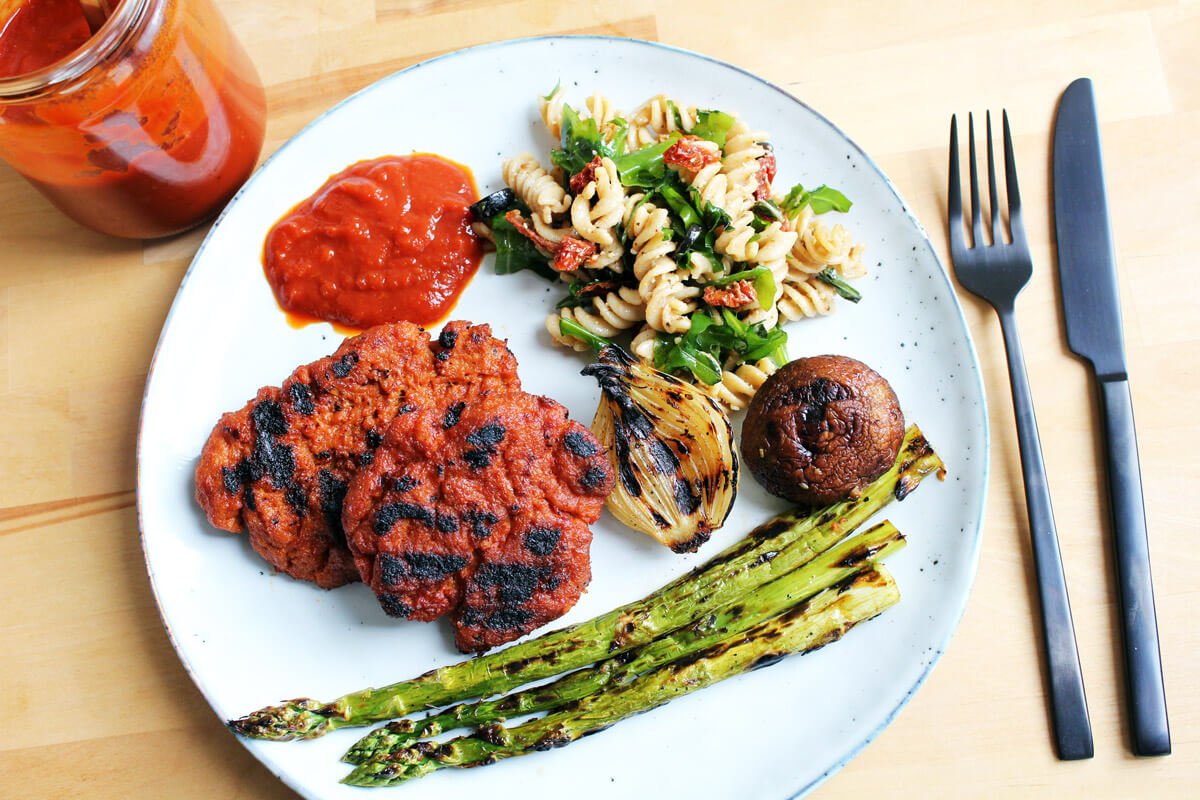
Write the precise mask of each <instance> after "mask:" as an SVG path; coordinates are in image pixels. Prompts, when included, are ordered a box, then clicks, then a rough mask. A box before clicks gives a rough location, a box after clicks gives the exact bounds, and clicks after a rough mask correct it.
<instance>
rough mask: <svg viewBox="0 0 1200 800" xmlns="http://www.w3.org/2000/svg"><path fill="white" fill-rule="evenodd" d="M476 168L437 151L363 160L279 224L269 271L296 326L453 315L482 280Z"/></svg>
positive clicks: (270, 246)
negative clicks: (477, 278) (473, 283)
mask: <svg viewBox="0 0 1200 800" xmlns="http://www.w3.org/2000/svg"><path fill="white" fill-rule="evenodd" d="M477 199H478V196H477V194H476V190H475V181H474V179H473V178H472V176H471V171H470V170H469V169H467V168H466V167H464V166H462V165H461V164H456V163H454V162H453V161H450V160H448V159H445V158H442V157H441V156H437V155H432V154H428V153H415V154H413V155H411V156H385V157H383V158H376V159H373V160H370V161H360V162H358V163H357V164H353V165H351V166H350V167H348V168H346V169H345V170H343V171H342V172H339V173H338V174H337V175H334V176H333V177H331V178H330V179H329V180H328V181H326V182H325V185H323V186H322V187H321V188H320V189H318V190H317V191H316V193H315V194H313V195H312V196H311V197H309V198H308V199H307V200H305V201H304V202H302V203H300V205H298V206H296V207H295V208H293V209H292V210H291V211H290V212H288V213H287V214H286V215H285V216H284V217H283V218H282V219H280V220H279V221H278V222H276V223H275V225H274V227H272V228H271V230H270V232H269V233H268V234H267V239H266V242H265V244H264V246H263V268H264V270H265V272H266V275H267V281H268V282H269V283H270V284H271V289H272V290H273V291H274V292H275V299H276V300H278V301H279V305H280V306H281V307H282V308H283V309H284V311H287V312H289V313H290V314H291V315H292V318H293V319H294V320H295V321H301V322H302V321H304V320H305V319H306V318H316V319H322V320H328V321H330V322H333V323H340V325H341V326H344V327H346V328H351V329H362V328H369V327H371V326H372V325H379V324H381V323H384V322H398V321H400V320H407V321H408V322H413V323H416V324H418V325H432V324H433V323H436V322H439V321H441V320H443V319H445V318H446V316H447V315H448V314H449V313H450V310H451V309H452V308H454V304H455V303H456V302H457V301H458V297H459V295H460V294H462V291H463V289H465V288H466V286H467V283H468V282H470V280H471V278H472V277H474V275H475V271H476V270H477V269H478V268H479V262H480V260H481V259H482V257H483V245H482V243H481V242H480V241H479V239H478V237H477V236H476V235H475V233H474V232H473V231H472V230H471V221H472V218H471V212H470V211H469V210H468V209H469V206H470V205H471V203H474V202H475V201H476V200H477Z"/></svg>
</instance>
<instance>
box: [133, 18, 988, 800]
mask: <svg viewBox="0 0 1200 800" xmlns="http://www.w3.org/2000/svg"><path fill="white" fill-rule="evenodd" d="M579 40H585V41H600V42H603V41H615V42H621V43H622V44H632V45H641V46H645V47H648V48H657V49H660V50H663V51H669V52H673V53H676V54H680V55H685V56H690V57H693V58H698V59H701V60H703V61H707V62H709V63H712V64H714V65H717V66H720V67H723V68H726V69H730V70H733V71H735V72H737V73H740V74H742V75H744V76H746V77H748V78H750V79H752V80H754V81H756V82H758V83H761V84H762V85H764V86H766V87H768V88H769V89H771V90H773V91H775V92H777V93H779V94H780V95H782V96H783V97H784V98H786V99H787V100H788V101H789V102H792V103H795V104H797V105H800V106H802V107H803V108H804V109H805V110H807V111H808V112H809V113H811V114H812V115H813V117H814V118H816V119H817V120H819V121H820V122H821V123H823V124H825V125H827V126H828V127H829V128H830V129H831V130H832V131H833V132H834V133H835V134H836V135H837V136H838V137H839V138H841V139H842V140H844V141H845V142H846V143H847V144H848V145H849V146H850V147H851V148H852V149H853V150H854V151H855V152H856V153H857V154H858V155H859V157H861V158H862V160H863V162H864V163H866V164H867V165H868V166H869V167H870V168H871V169H872V170H874V171H875V172H876V173H877V174H878V176H879V177H880V178H881V179H882V180H883V182H884V184H885V185H886V186H887V188H888V190H889V191H890V192H891V193H892V194H893V195H894V196H895V198H896V200H897V201H898V202H899V203H900V208H901V210H902V211H903V212H904V215H905V217H906V218H907V220H908V221H909V222H910V223H911V224H912V225H913V227H914V228H915V229H916V231H917V232H918V233H919V234H920V237H921V239H922V241H923V242H924V244H925V247H926V248H928V252H929V256H930V257H931V258H932V259H933V262H934V263H935V264H937V266H938V273H939V275H940V276H941V279H942V281H943V282H944V283H945V287H946V289H947V290H948V291H949V293H950V298H951V301H952V303H953V306H954V309H955V311H956V313H957V314H958V321H959V324H960V325H961V326H962V333H963V336H964V338H965V341H966V346H967V350H968V352H969V353H970V356H971V370H972V373H973V374H974V377H975V384H976V386H975V389H976V392H977V393H978V396H979V398H980V408H979V413H980V419H981V420H982V424H983V431H982V439H983V459H982V460H983V473H982V486H981V487H980V501H979V513H978V515H977V517H976V519H975V522H974V535H973V536H972V537H971V540H970V542H969V547H970V550H971V553H970V557H969V562H970V580H969V581H968V585H967V591H966V592H964V593H963V597H962V602H961V604H960V606H959V608H958V609H956V611H955V614H954V624H953V626H951V627H950V629H949V631H948V633H947V634H946V636H945V637H944V639H943V641H941V642H940V643H939V645H938V648H937V652H936V653H935V654H934V656H933V657H932V658H931V659H930V661H929V663H928V665H926V667H925V669H924V671H922V673H921V674H920V675H919V676H918V678H917V680H916V681H915V682H914V683H913V685H912V686H911V687H910V688H909V690H908V692H907V693H906V694H905V695H904V697H903V698H901V700H900V701H899V703H897V704H896V706H895V707H894V708H892V710H891V711H890V712H888V714H887V715H886V716H885V717H884V719H883V721H882V722H881V723H880V724H879V725H878V727H876V728H875V729H874V730H872V731H871V732H870V733H868V734H867V735H866V736H865V737H864V738H863V739H862V741H860V742H859V743H858V744H856V745H854V746H852V747H850V748H849V749H848V750H847V751H846V752H845V753H844V754H843V755H842V756H841V758H839V759H838V760H837V761H835V762H834V763H833V764H832V765H831V766H830V767H829V768H828V769H826V770H825V771H824V772H822V773H821V774H820V775H819V776H818V777H817V778H815V779H814V780H812V781H810V782H809V783H807V784H805V785H804V786H802V787H800V788H799V789H798V790H795V791H792V792H790V793H789V794H788V795H787V797H790V798H793V800H795V799H796V798H800V797H804V796H805V795H807V794H809V793H811V792H812V791H814V790H815V789H816V788H817V787H819V786H820V785H821V784H823V783H824V782H825V781H827V780H829V778H831V777H832V776H833V775H834V774H836V773H837V772H838V771H839V770H840V769H842V768H843V767H845V766H846V765H847V764H848V763H850V761H851V760H853V759H854V757H855V756H857V755H858V754H859V753H861V752H862V751H863V749H864V748H866V746H867V745H869V744H870V743H871V742H873V741H875V739H876V738H878V736H879V735H880V734H881V733H883V731H884V730H885V729H886V728H887V727H888V725H890V724H891V723H892V721H893V720H894V719H895V718H896V716H897V715H898V714H899V713H900V711H901V710H903V709H904V707H905V706H906V705H908V703H909V701H910V700H912V698H913V695H915V694H916V693H917V690H918V689H920V688H921V687H922V686H923V685H924V684H925V682H926V681H927V680H928V679H929V676H930V675H931V674H932V673H933V668H934V667H935V666H937V663H938V662H939V661H940V660H941V657H942V654H943V653H945V651H946V648H947V647H948V646H949V644H950V640H951V639H952V638H953V636H954V633H955V631H957V630H958V626H959V624H960V623H961V622H962V616H963V614H964V613H965V612H966V608H967V603H968V602H969V601H970V597H971V590H972V589H973V588H974V585H975V578H976V576H977V575H978V571H979V556H980V549H981V543H982V539H983V520H984V516H985V514H986V511H987V499H988V487H989V483H990V474H991V446H992V439H991V426H990V420H989V414H988V406H987V393H986V391H985V389H984V385H983V375H982V371H981V369H980V365H979V355H978V353H977V351H976V348H975V341H974V339H973V337H972V336H971V330H970V327H969V326H968V325H967V320H966V316H965V315H964V314H963V310H962V304H961V303H960V302H959V299H958V293H957V291H956V290H955V288H954V284H953V282H952V280H951V279H950V274H949V272H948V271H947V270H946V266H945V264H943V263H942V260H941V258H940V257H939V256H938V254H937V250H936V249H935V248H934V246H933V242H932V241H931V240H930V238H929V233H928V231H926V229H925V226H924V225H923V224H922V223H921V221H920V220H919V219H917V217H916V216H915V215H914V214H913V213H912V211H911V210H910V209H909V205H908V202H907V201H906V200H905V199H904V196H903V195H901V194H900V191H899V189H897V188H896V185H895V184H894V183H893V182H892V180H891V178H889V177H888V175H887V173H885V172H884V171H883V169H882V168H881V167H880V166H879V165H878V164H877V163H875V160H874V159H872V158H871V157H870V156H869V155H868V154H867V153H866V152H865V151H864V150H863V149H862V148H861V147H859V145H858V144H857V143H856V142H855V141H854V140H853V139H851V138H850V137H849V136H847V135H846V134H845V133H844V132H843V131H842V129H841V128H839V127H838V126H837V125H836V124H834V123H833V122H832V121H830V120H829V119H828V118H827V117H826V116H825V115H823V114H821V113H820V112H819V111H817V110H816V109H814V108H813V107H812V106H810V105H808V104H807V103H805V102H804V101H803V100H801V99H799V98H798V97H796V96H795V95H793V94H792V93H791V92H789V91H787V90H786V89H784V88H783V87H781V86H779V85H777V84H775V83H772V82H771V81H768V80H766V79H765V78H762V77H759V76H758V75H756V74H754V73H752V72H750V71H749V70H746V69H743V68H741V67H738V66H736V65H734V64H730V63H729V62H727V61H723V60H721V59H719V58H715V57H713V56H708V55H705V54H703V53H697V52H695V51H693V50H688V49H686V48H682V47H676V46H674V45H668V44H663V43H660V42H651V41H647V40H645V39H634V38H625V37H620V36H601V35H594V34H587V35H570V36H528V37H522V38H518V39H505V40H501V41H496V42H488V43H485V44H479V45H475V46H473V47H466V48H461V49H459V50H454V51H452V52H449V53H443V54H442V55H440V56H435V57H434V58H430V59H426V60H425V61H421V62H419V63H416V64H413V65H412V66H409V67H405V68H404V69H402V70H398V71H397V72H393V73H391V74H390V75H387V76H384V77H383V78H380V79H379V80H377V81H375V82H374V83H372V84H370V85H369V86H365V87H363V88H362V89H360V90H358V91H357V92H355V93H353V94H351V95H349V96H347V97H345V98H343V99H342V100H341V101H339V102H338V103H336V104H334V105H333V106H331V107H330V108H329V109H327V110H326V111H324V112H323V113H321V114H320V115H319V116H317V117H316V118H314V119H313V120H312V121H311V122H309V123H308V124H307V125H305V126H304V127H303V128H301V129H300V130H299V131H297V132H296V133H295V134H294V135H293V136H292V137H290V138H289V139H288V140H287V141H285V142H284V143H283V144H281V145H280V146H279V147H278V149H276V150H275V152H274V153H272V154H271V155H270V156H269V157H268V158H267V159H266V160H265V161H264V162H263V163H262V164H261V165H260V166H259V167H258V169H256V170H255V171H254V174H252V175H251V176H250V178H248V179H247V181H246V183H245V184H243V186H242V188H241V189H239V190H238V192H237V193H236V194H235V195H234V196H233V197H232V198H231V199H230V200H229V202H228V203H227V204H226V206H225V208H224V209H222V211H221V213H220V214H219V215H218V216H217V217H216V219H215V220H214V221H213V223H212V226H211V227H210V228H209V231H208V233H207V234H206V235H205V237H204V240H203V241H202V242H201V243H200V247H199V248H197V250H196V254H195V256H193V257H192V261H191V263H190V264H189V265H188V268H187V270H186V272H185V273H184V276H183V279H182V280H181V281H180V283H179V288H178V289H177V290H176V292H175V297H174V299H173V300H172V301H171V308H170V309H169V310H168V312H167V316H166V317H165V318H164V319H163V324H162V328H161V329H160V331H159V337H158V341H157V342H156V344H155V347H154V355H153V357H152V358H151V360H150V367H149V369H148V370H147V374H146V385H145V388H144V389H143V391H142V403H141V408H140V412H139V418H138V436H137V445H136V461H137V467H136V478H135V491H136V493H137V517H138V532H139V537H140V539H141V545H142V558H143V559H144V560H145V562H146V572H147V574H148V576H149V578H150V590H151V593H152V594H153V596H154V603H155V606H156V607H157V608H158V613H159V617H160V619H161V620H162V623H163V627H164V629H165V630H166V633H167V638H168V639H169V640H170V642H171V646H172V647H173V648H174V650H175V654H176V656H177V657H178V658H179V660H180V663H181V664H182V665H183V668H184V671H185V672H186V673H187V675H188V677H189V678H191V680H192V682H193V683H194V684H195V686H196V688H197V689H198V690H199V691H200V693H201V695H202V696H203V697H204V699H205V701H206V702H207V703H208V704H209V705H210V706H211V707H213V708H214V709H215V708H216V703H215V702H214V700H213V698H211V697H210V696H209V694H208V691H207V690H206V689H205V687H204V685H203V684H202V683H201V681H200V680H199V679H198V678H197V676H196V674H195V672H194V669H193V666H192V664H191V663H190V662H189V661H188V659H187V658H186V657H185V656H184V654H183V650H182V649H181V648H180V645H179V642H178V641H177V638H176V635H175V632H174V631H173V630H172V628H171V624H170V622H169V621H168V620H167V617H166V615H165V613H164V612H163V606H162V602H161V601H160V599H159V596H158V587H157V582H156V578H155V573H154V569H153V567H152V566H151V564H150V558H149V554H148V552H147V549H146V532H145V526H144V524H143V518H142V491H141V485H142V480H141V472H142V447H143V444H144V440H143V436H142V434H143V425H144V423H145V414H146V401H147V397H148V395H149V388H150V384H151V382H152V381H153V379H154V368H155V365H156V364H157V363H158V358H159V354H160V352H161V349H162V345H163V338H164V336H165V334H166V331H167V329H168V328H169V327H170V324H171V320H172V317H173V316H174V314H175V310H176V308H177V306H178V304H179V300H180V297H181V296H182V295H183V292H184V289H185V288H186V287H187V284H188V281H189V279H190V278H191V277H192V274H193V270H194V269H195V267H196V264H197V263H199V262H200V259H201V255H202V254H203V253H204V250H205V247H206V246H207V245H208V243H209V241H210V240H211V239H212V237H213V234H214V233H215V232H216V231H217V229H218V228H219V227H220V225H221V223H222V221H223V220H224V219H225V216H226V215H227V214H228V213H229V210H230V209H231V208H233V207H234V206H235V204H236V203H237V201H238V199H239V198H240V197H241V196H242V194H244V193H245V192H246V191H247V189H248V188H249V187H250V185H251V184H252V183H253V182H254V181H255V180H256V179H257V178H258V177H259V175H261V174H262V172H263V171H264V169H265V168H266V167H267V166H268V165H269V164H270V163H271V162H273V161H274V160H275V159H276V158H278V157H279V156H280V155H281V154H282V153H283V152H284V151H285V150H287V149H288V147H289V146H291V145H292V144H293V143H294V142H295V141H296V140H298V139H299V138H300V137H302V136H303V135H304V134H305V133H306V132H308V130H309V129H310V128H313V127H314V126H316V125H318V124H319V123H320V122H321V121H322V120H324V119H325V118H326V117H328V116H330V115H331V114H334V113H335V112H337V111H338V109H340V108H341V107H342V106H344V105H346V104H348V103H349V102H351V101H353V100H355V99H357V98H359V97H360V96H362V95H366V94H369V93H371V92H373V91H375V90H377V89H379V88H380V87H382V86H383V85H385V84H387V83H389V82H390V81H392V80H395V79H396V78H398V77H399V76H401V75H406V74H409V73H413V72H416V71H419V70H421V69H422V68H424V67H427V66H429V65H430V64H433V63H435V62H439V61H442V60H444V59H449V58H454V57H456V56H459V55H461V54H464V53H468V52H475V51H480V50H487V49H492V48H498V47H505V46H511V45H516V44H522V43H526V42H538V41H579ZM222 722H224V720H222ZM230 735H231V736H232V735H233V734H232V733H230ZM238 741H239V742H240V743H242V744H243V745H245V744H246V742H245V741H244V740H242V739H240V738H238ZM247 750H248V752H250V753H251V755H253V756H254V757H255V758H256V760H258V761H259V762H260V763H261V764H262V765H263V766H264V767H266V768H267V769H268V770H269V771H270V772H271V773H272V774H273V775H275V777H277V778H279V779H280V780H281V781H282V782H283V783H284V784H286V785H287V786H288V787H290V788H291V789H293V790H295V791H296V792H297V793H300V794H301V795H303V794H304V793H305V790H306V787H304V786H301V785H298V784H297V783H295V782H293V781H292V780H291V776H289V775H287V774H281V771H279V770H277V769H275V767H274V765H273V764H271V763H268V762H267V761H264V760H263V759H262V758H259V756H258V754H257V753H254V751H253V750H249V748H247Z"/></svg>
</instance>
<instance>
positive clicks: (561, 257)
mask: <svg viewBox="0 0 1200 800" xmlns="http://www.w3.org/2000/svg"><path fill="white" fill-rule="evenodd" d="M598 249H599V248H597V247H596V245H594V244H592V243H591V242H585V241H584V240H583V239H578V238H576V237H574V236H564V237H563V240H562V241H561V242H559V243H558V249H557V250H555V251H554V263H553V264H551V265H550V266H552V267H554V268H555V269H556V270H558V271H559V272H570V271H571V270H575V269H579V268H580V267H581V266H583V264H584V262H585V261H587V260H588V259H589V258H591V257H592V256H593V255H595V254H596V252H597V251H598Z"/></svg>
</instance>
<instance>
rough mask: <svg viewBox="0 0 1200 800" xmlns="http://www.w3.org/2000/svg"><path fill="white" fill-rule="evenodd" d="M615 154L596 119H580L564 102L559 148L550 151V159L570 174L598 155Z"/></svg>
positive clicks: (576, 171)
mask: <svg viewBox="0 0 1200 800" xmlns="http://www.w3.org/2000/svg"><path fill="white" fill-rule="evenodd" d="M613 155H614V153H613V151H612V148H611V147H609V145H608V144H606V143H605V142H604V140H603V139H602V138H601V137H600V128H599V127H598V126H597V125H596V120H594V119H591V118H588V119H580V117H579V114H578V113H576V111H575V109H574V108H572V107H571V106H570V105H568V104H566V103H564V104H563V117H562V133H561V135H560V137H559V149H557V150H553V151H551V153H550V160H551V161H552V162H553V163H554V164H555V166H559V167H562V168H563V171H564V172H566V173H567V174H568V175H576V174H578V173H579V172H581V171H583V168H584V167H586V166H587V165H588V164H589V163H591V161H592V159H593V158H595V157H596V156H601V157H603V156H608V157H610V158H611V157H612V156H613Z"/></svg>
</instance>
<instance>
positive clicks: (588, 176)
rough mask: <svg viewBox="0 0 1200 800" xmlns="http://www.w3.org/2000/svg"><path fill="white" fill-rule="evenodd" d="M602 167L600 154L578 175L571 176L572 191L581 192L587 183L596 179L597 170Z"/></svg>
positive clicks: (574, 192) (573, 192)
mask: <svg viewBox="0 0 1200 800" xmlns="http://www.w3.org/2000/svg"><path fill="white" fill-rule="evenodd" d="M599 168H600V156H596V157H595V158H593V159H592V160H591V161H590V162H588V165H587V166H586V167H584V168H583V169H581V170H580V171H579V173H578V174H577V175H573V176H571V193H572V194H579V193H580V192H582V191H583V190H584V189H586V188H587V185H588V184H589V183H591V182H592V181H594V180H596V170H597V169H599Z"/></svg>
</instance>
